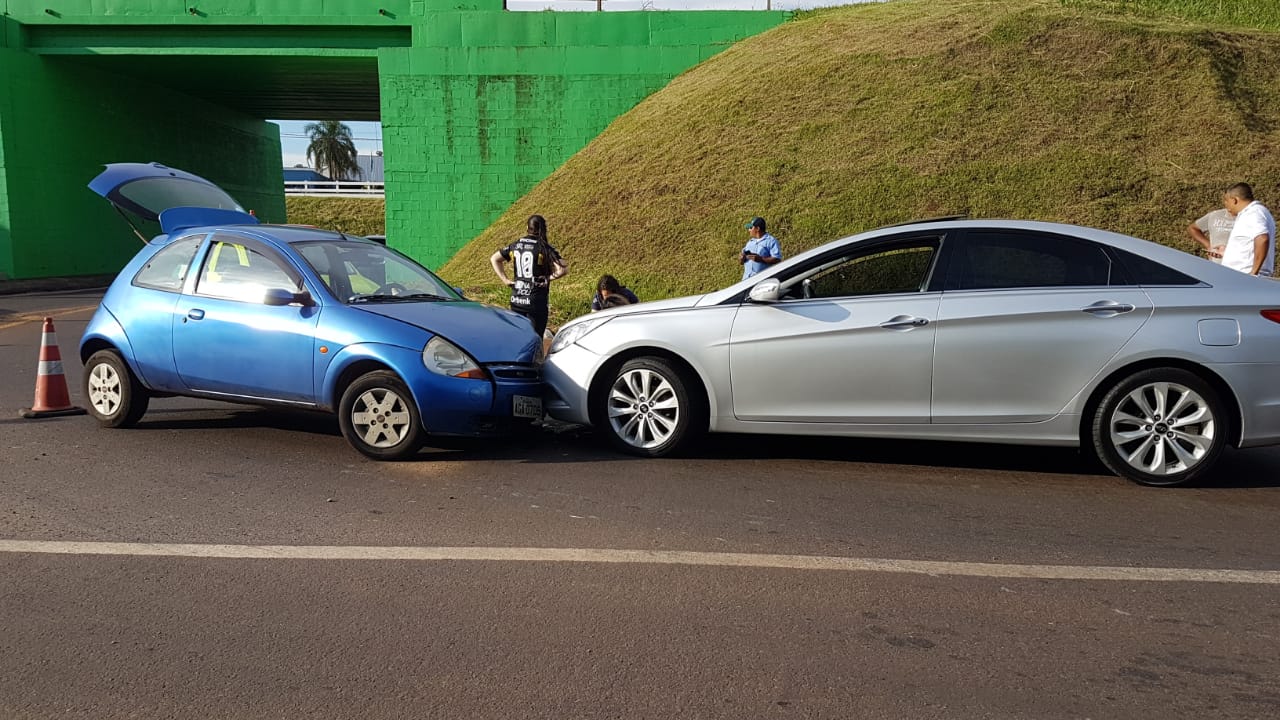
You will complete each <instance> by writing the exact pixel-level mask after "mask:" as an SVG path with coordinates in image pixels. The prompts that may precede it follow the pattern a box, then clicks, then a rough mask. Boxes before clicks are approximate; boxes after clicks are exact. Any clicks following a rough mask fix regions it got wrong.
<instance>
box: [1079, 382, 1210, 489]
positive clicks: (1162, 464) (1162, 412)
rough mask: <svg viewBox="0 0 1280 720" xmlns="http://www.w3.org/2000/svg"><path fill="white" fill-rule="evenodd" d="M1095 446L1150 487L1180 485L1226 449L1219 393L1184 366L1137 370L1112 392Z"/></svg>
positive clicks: (1112, 466) (1125, 473) (1106, 458)
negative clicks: (1224, 446) (1183, 367)
mask: <svg viewBox="0 0 1280 720" xmlns="http://www.w3.org/2000/svg"><path fill="white" fill-rule="evenodd" d="M1098 410H1099V412H1098V415H1097V417H1096V418H1095V420H1094V445H1095V448H1096V449H1097V451H1098V455H1099V457H1100V458H1102V460H1103V462H1104V463H1105V464H1106V465H1107V467H1109V468H1110V469H1111V470H1112V471H1114V472H1116V473H1117V474H1120V475H1123V476H1125V477H1128V478H1130V479H1132V480H1135V481H1137V482H1140V483H1143V484H1145V485H1180V484H1183V483H1187V482H1190V481H1191V480H1192V479H1194V478H1196V477H1198V476H1199V475H1201V474H1202V473H1204V472H1206V471H1207V470H1208V469H1209V467H1210V466H1211V465H1212V464H1213V462H1214V461H1215V460H1216V459H1217V457H1218V455H1219V454H1220V453H1221V451H1222V446H1223V444H1224V438H1223V436H1224V434H1225V433H1224V427H1223V420H1224V418H1223V415H1222V413H1223V411H1222V403H1221V401H1220V399H1219V398H1218V394H1217V392H1215V391H1214V390H1213V388H1212V387H1210V386H1209V385H1208V384H1206V383H1205V382H1204V381H1202V380H1201V379H1200V378H1199V377H1197V376H1195V375H1193V374H1192V373H1189V372H1187V371H1184V370H1176V369H1172V368H1169V369H1158V370H1147V371H1143V372H1141V373H1138V374H1136V375H1134V376H1131V377H1130V378H1128V379H1126V380H1125V381H1124V382H1121V383H1120V384H1118V385H1116V386H1115V387H1114V388H1112V390H1111V391H1110V392H1109V393H1108V394H1107V396H1106V398H1105V399H1104V400H1103V402H1102V404H1101V406H1100V407H1099V409H1098Z"/></svg>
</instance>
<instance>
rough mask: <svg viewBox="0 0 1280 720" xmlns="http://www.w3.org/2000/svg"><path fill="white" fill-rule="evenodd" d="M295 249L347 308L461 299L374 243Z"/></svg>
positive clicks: (428, 273) (332, 242)
mask: <svg viewBox="0 0 1280 720" xmlns="http://www.w3.org/2000/svg"><path fill="white" fill-rule="evenodd" d="M295 247H296V248H297V249H298V252H300V253H301V254H302V257H303V258H305V259H306V261H307V262H308V263H310V264H311V267H312V268H313V269H314V270H315V271H316V274H317V275H319V276H320V280H321V281H322V282H323V283H324V284H325V286H326V287H328V288H329V291H330V292H332V293H333V295H334V297H337V298H338V299H340V300H342V301H343V302H345V303H348V304H350V303H365V302H405V301H453V300H462V299H463V298H462V297H461V296H460V295H458V293H457V292H455V291H454V290H453V288H451V287H449V285H448V284H446V283H445V282H444V281H443V280H441V279H440V278H438V277H436V276H435V275H434V274H432V273H431V271H430V270H427V269H426V268H424V267H422V266H421V265H419V264H418V263H416V262H414V261H412V260H410V259H409V258H407V257H405V256H404V255H401V254H400V253H398V252H396V251H394V250H391V249H389V248H387V247H384V246H382V245H379V244H377V243H374V242H369V241H365V240H354V239H353V240H324V241H314V242H304V243H298V244H296V245H295Z"/></svg>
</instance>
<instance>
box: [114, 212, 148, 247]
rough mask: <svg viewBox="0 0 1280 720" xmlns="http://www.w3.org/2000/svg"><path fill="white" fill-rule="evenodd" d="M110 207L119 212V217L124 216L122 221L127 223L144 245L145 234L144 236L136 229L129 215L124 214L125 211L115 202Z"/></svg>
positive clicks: (145, 241) (145, 242) (145, 240)
mask: <svg viewBox="0 0 1280 720" xmlns="http://www.w3.org/2000/svg"><path fill="white" fill-rule="evenodd" d="M111 207H113V208H115V209H116V212H118V213H120V217H122V218H124V221H125V222H126V223H129V227H130V228H131V229H132V230H133V234H134V235H137V236H138V239H139V240H141V241H142V244H143V245H146V244H147V238H146V236H144V235H143V234H142V232H141V231H139V230H138V226H137V225H134V224H133V221H132V220H130V219H129V216H128V215H126V214H125V212H124V211H123V210H121V209H120V206H119V205H117V204H115V203H111Z"/></svg>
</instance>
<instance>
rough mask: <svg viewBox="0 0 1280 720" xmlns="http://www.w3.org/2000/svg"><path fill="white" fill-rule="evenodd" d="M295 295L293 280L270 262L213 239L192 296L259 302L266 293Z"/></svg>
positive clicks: (245, 247) (252, 251) (236, 245)
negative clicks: (278, 290)
mask: <svg viewBox="0 0 1280 720" xmlns="http://www.w3.org/2000/svg"><path fill="white" fill-rule="evenodd" d="M272 289H283V290H288V291H289V292H297V291H298V290H299V289H300V287H299V285H298V282H297V280H295V279H294V278H293V277H291V276H290V274H289V273H288V272H286V271H285V270H284V269H283V268H281V267H280V266H279V265H277V264H276V263H275V261H273V260H272V259H271V258H269V257H267V256H266V255H263V254H262V253H260V252H258V251H257V250H255V249H253V248H252V247H249V246H248V245H245V244H242V243H238V242H233V241H231V240H229V239H219V238H218V237H217V236H215V237H214V241H213V246H212V247H210V248H209V257H208V259H206V260H205V264H204V270H203V271H202V272H201V273H200V279H199V282H198V283H197V284H196V294H198V295H208V296H210V297H218V298H226V299H228V300H242V301H245V302H262V298H263V293H264V292H265V291H266V290H272Z"/></svg>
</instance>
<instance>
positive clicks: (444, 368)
mask: <svg viewBox="0 0 1280 720" xmlns="http://www.w3.org/2000/svg"><path fill="white" fill-rule="evenodd" d="M422 364H423V365H425V366H427V369H428V370H430V371H431V372H433V373H437V374H439V375H448V376H449V377H462V378H473V379H476V380H488V379H489V376H488V375H487V374H485V371H484V370H483V369H482V368H481V367H480V366H479V365H477V364H476V361H475V360H472V359H471V356H470V355H468V354H466V353H465V352H463V351H462V348H460V347H458V346H457V345H454V344H453V343H451V342H449V341H448V340H445V339H444V338H442V337H440V336H439V335H437V336H436V337H433V338H431V339H430V340H429V341H427V346H426V347H425V348H423V349H422Z"/></svg>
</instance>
